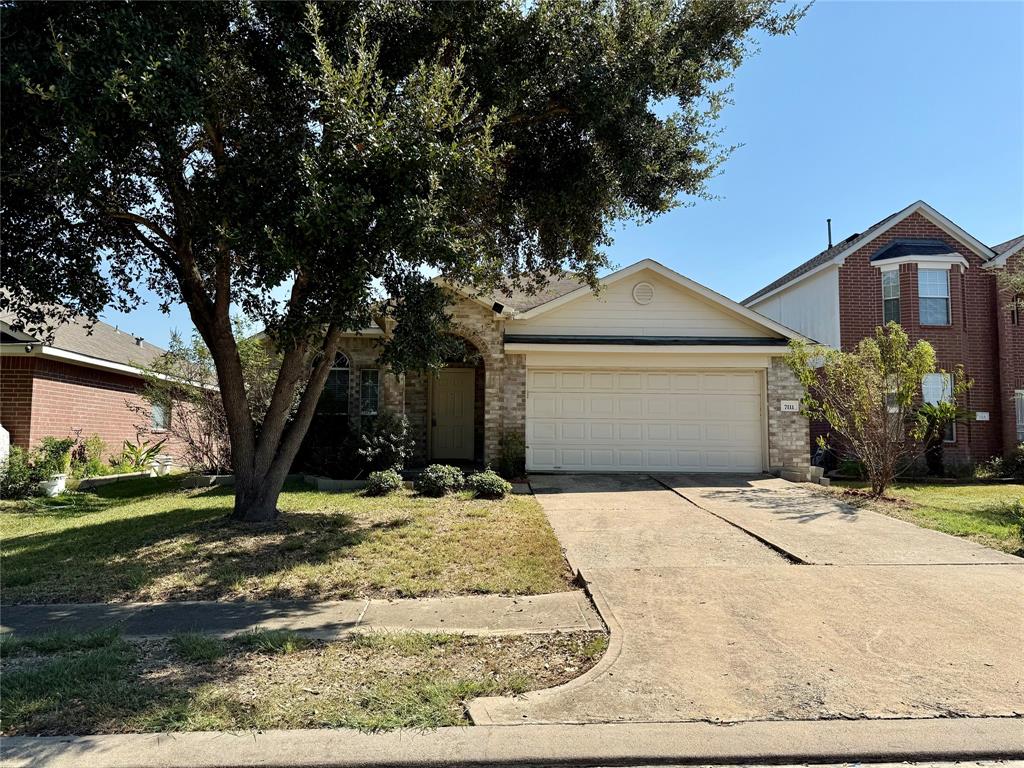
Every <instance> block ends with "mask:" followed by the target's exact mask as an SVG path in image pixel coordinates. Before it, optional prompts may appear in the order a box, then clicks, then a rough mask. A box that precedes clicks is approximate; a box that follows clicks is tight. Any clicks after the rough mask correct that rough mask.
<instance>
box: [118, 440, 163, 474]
mask: <svg viewBox="0 0 1024 768" xmlns="http://www.w3.org/2000/svg"><path fill="white" fill-rule="evenodd" d="M166 442H167V441H166V440H161V441H160V442H158V443H157V444H156V445H150V443H149V441H148V440H142V441H141V442H138V443H132V442H131V441H130V440H125V441H124V448H123V449H122V450H121V455H120V456H118V457H117V458H116V459H113V458H112V459H111V460H110V463H111V465H112V466H114V467H115V468H117V469H118V470H119V471H121V472H144V471H146V470H147V469H149V468H150V464H152V462H153V459H155V458H156V457H157V456H159V455H160V449H161V448H163V447H164V443H166Z"/></svg>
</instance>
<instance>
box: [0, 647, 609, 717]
mask: <svg viewBox="0 0 1024 768" xmlns="http://www.w3.org/2000/svg"><path fill="white" fill-rule="evenodd" d="M606 646H607V642H606V637H605V635H604V634H603V633H599V632H578V633H571V634H550V635H524V636H505V637H490V638H484V637H480V638H472V637H464V636H459V635H450V634H417V633H396V634H373V635H362V636H361V635H355V636H351V637H348V638H345V639H342V640H338V641H334V642H323V641H314V640H308V639H305V638H302V637H299V636H296V635H291V634H289V633H283V632H261V633H254V634H244V635H239V636H236V637H234V638H230V639H227V640H223V639H220V638H217V637H213V636H209V635H185V636H179V637H176V638H172V639H170V640H135V641H129V640H125V639H122V638H120V637H118V636H117V635H116V634H115V633H112V632H105V633H96V634H93V635H86V636H61V637H49V638H46V637H44V638H38V639H26V640H17V639H15V640H10V639H5V640H4V642H3V643H2V645H0V648H2V652H3V662H2V663H3V679H4V700H3V708H2V714H0V733H3V734H5V735H8V736H10V735H69V734H70V735H77V734H91V733H139V732H150V731H195V730H222V731H231V730H240V729H246V730H249V729H252V730H255V729H260V730H262V729H268V728H344V727H348V728H360V729H364V730H381V729H388V728H400V727H418V728H431V727H438V726H444V725H465V724H466V716H465V711H464V707H463V703H464V702H465V701H466V700H468V699H471V698H473V697H475V696H489V695H512V694H520V693H523V692H524V691H529V690H534V689H538V688H547V687H550V686H552V685H558V684H560V683H564V682H567V681H568V680H571V679H572V678H574V677H578V676H579V675H581V674H583V672H585V671H586V670H587V669H589V668H590V667H592V666H593V665H594V664H595V663H596V661H597V659H598V658H600V656H601V655H602V654H603V653H604V650H605V648H606Z"/></svg>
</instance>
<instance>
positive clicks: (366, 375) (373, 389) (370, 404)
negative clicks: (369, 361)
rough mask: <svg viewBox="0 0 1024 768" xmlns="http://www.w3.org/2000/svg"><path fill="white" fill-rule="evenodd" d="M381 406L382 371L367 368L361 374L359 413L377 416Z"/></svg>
mask: <svg viewBox="0 0 1024 768" xmlns="http://www.w3.org/2000/svg"><path fill="white" fill-rule="evenodd" d="M379 404H380V371H378V370H377V369H375V368H367V369H366V370H363V371H360V372H359V413H360V414H361V415H363V416H376V415H377V407H378V405H379Z"/></svg>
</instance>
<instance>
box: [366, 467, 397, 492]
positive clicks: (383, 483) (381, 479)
mask: <svg viewBox="0 0 1024 768" xmlns="http://www.w3.org/2000/svg"><path fill="white" fill-rule="evenodd" d="M401 487H402V476H401V475H400V474H398V471H397V470H394V469H382V470H380V471H379V472H371V473H370V474H369V476H367V478H366V495H367V496H387V495H388V494H389V493H394V492H395V491H397V490H398V489H399V488H401Z"/></svg>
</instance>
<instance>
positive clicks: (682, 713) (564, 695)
mask: <svg viewBox="0 0 1024 768" xmlns="http://www.w3.org/2000/svg"><path fill="white" fill-rule="evenodd" d="M531 484H532V485H533V488H534V491H535V493H536V494H537V499H538V501H539V502H540V503H541V504H542V506H543V507H544V509H545V511H546V512H547V515H548V517H549V518H550V520H551V523H552V525H553V526H554V529H555V532H556V533H557V534H558V537H559V539H560V540H561V542H562V544H563V546H564V547H565V549H566V554H567V556H568V557H569V559H570V561H571V563H572V564H573V566H574V567H576V568H578V569H579V570H580V571H581V573H582V574H583V576H584V578H585V579H586V580H587V581H588V582H589V585H590V588H591V591H592V593H593V595H594V599H595V602H596V603H597V605H598V608H599V609H600V610H601V612H602V614H603V615H604V616H605V617H606V620H607V621H608V623H609V625H610V629H611V631H612V638H611V642H610V647H609V650H608V653H607V654H606V656H605V657H604V658H603V659H602V661H601V662H600V663H599V664H598V665H597V666H596V667H595V668H594V669H592V670H591V671H590V672H588V673H587V674H586V675H584V676H583V677H581V678H579V679H577V680H575V681H573V682H571V683H568V684H566V685H564V686H561V687H559V688H553V689H550V690H547V691H539V692H535V693H531V694H527V695H526V696H523V697H519V698H515V699H512V698H504V697H492V698H483V699H477V700H474V701H473V702H471V703H470V713H471V715H472V716H473V718H474V720H475V721H476V722H478V723H538V722H572V723H575V722H584V723H586V722H607V721H613V722H614V721H648V722H650V721H659V722H664V721H681V720H707V721H712V722H735V721H744V720H765V719H800V720H806V719H818V718H908V717H909V718H920V717H943V716H957V717H963V716H967V717H980V716H1014V715H1021V714H1024V690H1022V683H1024V654H1022V653H1021V650H1020V649H1021V648H1022V647H1024V619H1022V616H1024V561H1022V560H1020V559H1018V558H1013V557H1011V556H1008V555H1002V554H1000V553H998V552H993V551H991V550H988V549H986V548H984V547H979V546H977V545H974V544H972V543H970V542H966V541H963V540H960V539H955V538H953V537H949V536H945V535H944V534H940V533H935V532H932V531H924V530H922V529H919V528H917V527H915V526H912V525H910V524H907V523H903V522H900V521H898V520H894V519H891V518H887V517H884V516H880V515H875V514H873V513H865V512H855V511H854V510H851V509H848V508H843V506H842V505H838V504H837V503H836V502H834V501H832V500H830V499H828V498H827V497H823V496H822V495H820V494H818V493H816V492H814V491H808V490H805V489H801V488H800V487H798V486H793V485H790V484H788V483H785V482H783V481H779V480H774V479H766V478H749V479H748V478H721V477H719V478H714V479H712V478H707V477H700V476H675V477H661V478H659V479H655V478H651V477H644V476H627V475H622V476H586V475H577V476H553V475H552V476H537V477H534V478H532V480H531ZM684 497H686V498H684ZM1022 735H1024V723H1022Z"/></svg>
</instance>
